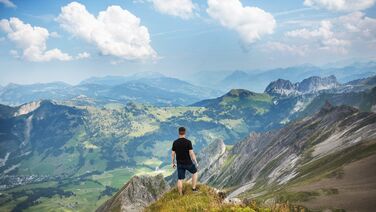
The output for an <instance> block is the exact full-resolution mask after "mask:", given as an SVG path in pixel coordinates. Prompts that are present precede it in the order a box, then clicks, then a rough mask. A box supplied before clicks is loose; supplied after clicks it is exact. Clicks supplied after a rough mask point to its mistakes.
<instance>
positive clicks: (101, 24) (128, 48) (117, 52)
mask: <svg viewBox="0 0 376 212" xmlns="http://www.w3.org/2000/svg"><path fill="white" fill-rule="evenodd" d="M57 21H58V22H59V23H60V26H61V27H62V28H63V29H65V30H66V31H68V32H70V33H72V34H73V35H74V36H77V37H80V38H82V39H84V40H86V41H88V42H89V43H93V44H95V45H96V46H97V48H98V49H99V50H100V51H101V53H102V54H104V55H113V56H116V57H119V58H123V59H128V60H136V59H149V58H156V57H157V54H156V52H155V51H154V49H153V48H152V47H151V46H150V35H149V32H148V29H147V28H146V27H145V26H141V25H140V19H139V18H138V17H136V16H135V15H133V14H132V13H130V12H129V11H127V10H124V9H122V8H121V7H120V6H109V7H108V8H107V10H105V11H101V12H99V15H98V16H97V17H95V16H94V15H92V14H90V13H89V12H88V11H87V10H86V8H85V6H84V5H82V4H80V3H77V2H72V3H70V4H68V5H66V6H64V7H62V8H61V13H60V15H59V16H58V18H57Z"/></svg>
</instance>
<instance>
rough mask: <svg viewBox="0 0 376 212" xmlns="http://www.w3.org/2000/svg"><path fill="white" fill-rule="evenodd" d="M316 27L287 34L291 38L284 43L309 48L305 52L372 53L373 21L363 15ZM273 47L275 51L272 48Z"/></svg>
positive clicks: (375, 31) (374, 44) (375, 34)
mask: <svg viewBox="0 0 376 212" xmlns="http://www.w3.org/2000/svg"><path fill="white" fill-rule="evenodd" d="M315 25H316V26H315V27H308V26H307V27H303V28H300V29H296V30H292V31H288V32H286V33H285V35H286V37H285V38H292V39H289V40H287V41H285V44H286V45H288V46H296V47H303V46H308V47H309V48H308V49H307V51H306V53H307V52H308V51H310V52H311V53H312V52H315V51H317V50H324V51H329V52H336V53H348V52H352V53H355V52H357V53H359V52H360V53H361V54H374V53H373V52H374V49H375V48H376V19H373V18H370V17H367V16H366V15H365V14H364V13H363V12H359V11H358V12H353V13H350V14H347V15H344V16H340V17H337V18H333V19H328V20H323V21H321V22H320V23H319V24H318V25H317V24H315ZM272 47H274V48H275V49H277V47H275V46H272ZM281 48H282V47H281ZM306 55H309V54H306Z"/></svg>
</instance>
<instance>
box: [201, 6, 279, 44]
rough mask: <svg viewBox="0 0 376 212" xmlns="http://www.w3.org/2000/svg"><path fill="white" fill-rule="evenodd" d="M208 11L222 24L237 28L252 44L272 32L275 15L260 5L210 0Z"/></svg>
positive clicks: (247, 41)
mask: <svg viewBox="0 0 376 212" xmlns="http://www.w3.org/2000/svg"><path fill="white" fill-rule="evenodd" d="M206 11H207V13H208V14H209V15H210V16H211V17H212V18H213V19H215V20H217V21H218V22H219V23H220V24H221V25H222V26H224V27H227V28H229V29H232V30H235V31H236V32H237V33H238V34H239V35H240V38H241V39H242V40H243V42H245V43H247V44H250V43H253V42H255V41H256V40H259V39H260V38H261V36H263V35H265V34H272V33H273V31H274V28H275V26H276V21H275V19H274V17H273V16H272V15H271V14H270V13H268V12H265V11H264V10H262V9H260V8H258V7H248V6H243V5H242V3H241V2H240V1H239V0H226V1H224V0H208V9H207V10H206Z"/></svg>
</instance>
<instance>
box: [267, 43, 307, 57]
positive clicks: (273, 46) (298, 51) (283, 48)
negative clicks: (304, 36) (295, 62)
mask: <svg viewBox="0 0 376 212" xmlns="http://www.w3.org/2000/svg"><path fill="white" fill-rule="evenodd" d="M264 47H265V48H264V49H263V50H265V51H272V52H276V51H277V52H282V53H284V54H285V53H291V54H293V55H300V56H304V55H305V54H306V53H307V51H308V46H307V45H302V46H298V45H293V44H286V43H282V42H267V43H266V45H265V46H264Z"/></svg>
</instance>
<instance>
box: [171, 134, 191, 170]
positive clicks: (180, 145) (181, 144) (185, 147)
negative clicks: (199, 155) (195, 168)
mask: <svg viewBox="0 0 376 212" xmlns="http://www.w3.org/2000/svg"><path fill="white" fill-rule="evenodd" d="M191 149H192V142H191V141H190V140H188V139H185V138H178V139H176V140H175V141H174V144H172V151H175V153H176V161H177V163H178V164H182V165H190V164H192V160H191V156H189V150H191Z"/></svg>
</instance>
